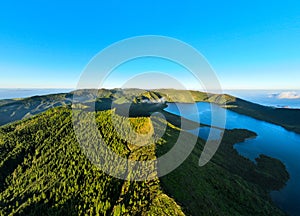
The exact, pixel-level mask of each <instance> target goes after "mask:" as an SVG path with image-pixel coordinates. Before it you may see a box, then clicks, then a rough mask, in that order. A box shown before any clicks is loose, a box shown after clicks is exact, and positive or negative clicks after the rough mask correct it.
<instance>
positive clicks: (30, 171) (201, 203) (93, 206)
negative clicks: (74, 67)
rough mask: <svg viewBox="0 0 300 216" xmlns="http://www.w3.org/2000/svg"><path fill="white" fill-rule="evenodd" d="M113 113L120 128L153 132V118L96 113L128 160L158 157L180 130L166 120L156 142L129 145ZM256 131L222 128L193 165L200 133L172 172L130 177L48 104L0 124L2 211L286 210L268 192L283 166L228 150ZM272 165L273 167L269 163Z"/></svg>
mask: <svg viewBox="0 0 300 216" xmlns="http://www.w3.org/2000/svg"><path fill="white" fill-rule="evenodd" d="M111 115H113V116H114V119H116V121H117V122H118V124H119V125H124V127H125V128H124V130H127V129H126V127H129V125H131V126H133V129H134V130H135V131H136V132H138V133H146V132H147V131H149V130H151V128H152V127H153V124H154V122H153V121H151V119H150V118H149V117H137V118H130V119H128V118H125V117H121V116H119V115H117V114H115V113H114V110H107V111H101V112H97V114H96V120H97V125H98V129H99V131H100V132H101V133H102V134H103V137H104V139H105V140H106V141H107V143H108V145H109V147H110V148H111V149H112V150H113V151H115V152H116V153H117V154H119V155H121V156H123V157H125V158H126V157H127V158H131V159H132V160H149V159H155V157H157V156H160V155H162V154H164V153H165V152H167V151H168V150H169V149H170V148H171V147H172V146H173V145H174V143H175V141H176V139H177V136H178V134H179V129H178V128H176V127H174V126H173V125H171V124H168V127H167V131H166V133H165V134H164V136H163V137H162V138H161V139H160V140H159V141H157V142H156V143H152V144H149V145H147V146H141V147H134V146H133V145H132V144H131V143H130V140H126V139H122V138H120V137H119V136H118V132H117V131H116V130H115V129H114V127H113V123H112V121H111ZM128 120H129V122H130V124H128ZM126 122H127V123H126ZM184 133H187V132H184ZM253 135H255V134H253V133H251V132H249V131H246V130H234V131H227V132H226V134H225V137H224V142H222V144H221V147H220V150H219V151H218V152H217V154H216V155H215V156H214V158H213V160H212V161H211V162H209V163H208V164H207V165H206V166H204V167H199V166H198V159H199V156H200V153H201V150H202V148H203V145H204V142H203V141H202V140H200V139H199V140H198V142H197V144H196V147H195V149H194V151H193V152H192V154H191V155H190V156H189V157H188V159H187V160H186V161H185V162H184V163H183V164H182V165H181V166H180V167H179V168H177V169H176V170H174V171H173V172H171V173H170V174H168V175H166V176H164V177H162V178H154V180H148V181H139V182H135V181H133V182H131V181H124V180H120V179H116V178H114V177H111V176H109V175H107V174H105V173H103V172H102V171H101V170H99V169H98V168H97V167H96V166H95V165H93V164H92V163H91V162H90V161H89V160H88V159H87V158H86V156H85V154H84V153H83V151H82V149H81V148H80V146H79V144H78V142H77V140H76V136H75V134H74V130H73V126H72V114H71V110H70V109H68V108H63V107H59V108H53V109H50V110H48V111H46V112H44V113H42V114H39V115H37V116H34V117H31V118H29V119H26V120H22V121H20V122H16V123H13V124H9V125H6V126H2V127H1V128H0V215H78V214H79V215H83V214H86V215H120V214H121V213H122V214H123V215H183V214H192V215H254V214H256V215H258V214H259V215H263V214H264V215H284V213H283V212H282V211H281V210H279V209H278V208H276V207H275V206H274V205H273V203H272V202H271V200H270V197H269V195H268V193H269V191H270V190H274V189H278V188H281V187H283V186H284V184H285V182H286V181H287V179H288V174H287V173H286V171H285V167H284V165H283V164H282V163H281V162H279V161H277V160H275V159H272V158H268V157H265V156H261V159H259V160H258V161H257V165H255V164H254V163H253V162H251V161H249V160H248V159H245V158H243V157H241V156H240V155H238V154H237V152H236V151H235V150H234V149H233V148H232V145H233V144H234V142H236V141H241V140H243V139H245V138H247V137H250V136H253ZM187 136H193V135H192V134H189V133H187ZM188 140H189V139H188V137H187V142H188ZM102 156H103V155H102ZM104 157H105V155H104ZM274 163H276V164H277V165H276V166H277V169H273V168H272V167H270V166H268V164H274ZM155 172H156V171H155V170H154V171H153V174H154V175H155Z"/></svg>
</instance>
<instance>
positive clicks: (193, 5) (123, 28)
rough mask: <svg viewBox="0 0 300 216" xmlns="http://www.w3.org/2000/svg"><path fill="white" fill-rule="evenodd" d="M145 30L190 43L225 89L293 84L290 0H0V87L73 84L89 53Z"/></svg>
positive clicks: (298, 66) (299, 18) (299, 25)
mask: <svg viewBox="0 0 300 216" xmlns="http://www.w3.org/2000/svg"><path fill="white" fill-rule="evenodd" d="M149 34H150V35H164V36H170V37H175V38H177V39H180V40H182V41H185V42H187V43H189V44H190V45H192V46H193V47H195V48H196V49H198V50H199V51H200V52H201V53H202V54H203V55H204V56H205V57H206V59H207V60H208V61H209V63H210V64H211V65H212V67H213V68H214V70H215V72H216V73H217V76H218V77H219V79H220V82H221V84H222V86H223V87H224V88H225V89H241V88H243V89H245V88H246V89H299V88H300V3H299V1H296V0H295V1H288V0H286V1H256V0H254V1H240V0H239V1H223V0H222V1H213V0H212V1H199V0H198V1H196V0H195V1H156V0H152V1H141V0H139V1H121V0H120V1H115V0H112V1H99V0H98V1H56V0H51V1H46V0H45V1H41V0H39V1H30V0H29V1H14V0H12V1H2V2H1V3H0V75H1V79H0V88H75V87H76V83H77V81H78V80H79V77H80V74H81V72H82V70H83V69H84V67H85V65H86V64H87V63H88V62H89V60H90V59H91V58H92V57H93V56H94V55H95V54H96V53H98V52H99V51H101V50H102V49H103V48H105V47H106V46H108V45H110V44H112V43H114V42H116V41H118V40H121V39H125V38H128V37H133V36H138V35H149ZM116 79H117V78H116ZM112 83H113V82H112Z"/></svg>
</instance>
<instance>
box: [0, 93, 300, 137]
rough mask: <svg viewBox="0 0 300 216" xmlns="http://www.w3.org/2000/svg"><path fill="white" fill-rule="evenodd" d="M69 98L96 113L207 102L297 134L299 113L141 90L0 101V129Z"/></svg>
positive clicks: (213, 97) (200, 95) (210, 97)
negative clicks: (135, 106)
mask: <svg viewBox="0 0 300 216" xmlns="http://www.w3.org/2000/svg"><path fill="white" fill-rule="evenodd" d="M73 95H75V96H76V99H77V100H79V101H78V102H77V104H81V105H82V106H84V107H86V108H89V107H93V104H95V102H96V105H94V106H95V107H94V108H96V109H98V110H106V109H110V108H111V105H112V103H114V104H115V105H118V104H127V105H131V104H132V103H134V104H137V103H141V102H143V100H148V101H150V102H151V101H152V102H156V101H157V100H161V99H163V101H164V102H182V103H193V102H195V101H196V102H210V103H215V104H218V105H220V106H222V107H224V108H227V109H230V110H232V111H235V112H238V113H240V114H244V115H248V116H251V117H253V118H257V119H259V120H263V121H267V122H270V123H273V124H277V125H280V126H282V127H284V128H286V129H287V130H291V131H294V132H297V133H300V109H287V108H273V107H266V106H262V105H259V104H255V103H251V102H248V101H245V100H242V99H239V98H236V97H233V96H231V95H226V94H224V95H218V94H209V93H204V92H199V91H187V90H175V89H158V90H149V91H147V90H142V89H111V90H108V89H100V90H76V91H74V92H70V93H64V94H53V95H45V96H35V97H30V98H25V99H18V100H13V99H11V100H0V116H1V118H0V125H4V124H7V123H10V122H13V121H16V120H21V119H23V118H26V117H30V116H33V115H35V114H38V113H41V112H44V111H45V110H47V109H49V108H53V107H57V106H70V105H71V103H72V98H73ZM120 108H121V107H120Z"/></svg>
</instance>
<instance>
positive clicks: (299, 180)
mask: <svg viewBox="0 0 300 216" xmlns="http://www.w3.org/2000/svg"><path fill="white" fill-rule="evenodd" d="M168 105H169V106H168V107H167V108H166V109H165V110H166V111H168V112H170V113H174V114H177V115H180V113H179V111H178V108H177V106H176V104H173V103H170V104H168ZM189 106H193V105H191V104H180V107H181V108H180V109H189ZM211 106H214V109H216V110H218V109H219V110H220V109H223V108H220V107H218V106H216V105H213V104H209V103H197V108H198V113H188V114H184V115H183V117H185V118H187V119H190V120H196V119H198V117H197V116H198V115H200V119H201V123H205V124H210V122H211ZM215 126H218V125H215ZM226 128H227V129H233V128H244V129H248V130H251V131H254V132H256V133H257V134H258V136H257V137H256V138H254V139H248V140H246V141H245V142H243V143H237V144H236V145H235V146H234V148H235V149H237V151H238V152H239V153H240V154H241V155H243V156H245V157H248V158H249V159H251V160H254V159H255V158H256V157H258V155H259V154H265V155H268V156H271V157H274V158H277V159H279V160H281V161H282V162H283V163H284V164H285V165H286V167H287V170H288V172H289V174H290V180H289V181H288V182H287V185H286V186H285V187H284V188H283V189H282V190H280V191H273V192H271V196H272V199H273V201H274V202H275V203H276V204H277V206H279V207H280V208H282V209H283V210H285V211H286V212H288V213H289V214H290V215H300V135H299V134H296V133H294V132H290V131H287V130H285V129H284V128H282V127H280V126H277V125H274V124H271V123H267V122H264V121H260V120H256V119H254V118H251V117H248V116H245V115H241V114H238V113H235V112H233V111H230V110H226ZM208 133H209V128H202V129H201V130H200V133H199V136H200V137H202V138H207V134H208Z"/></svg>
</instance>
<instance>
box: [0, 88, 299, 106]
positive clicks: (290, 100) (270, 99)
mask: <svg viewBox="0 0 300 216" xmlns="http://www.w3.org/2000/svg"><path fill="white" fill-rule="evenodd" d="M72 90H73V89H21V88H16V89H0V100H1V99H12V98H26V97H32V96H36V95H47V94H57V93H67V92H70V91H72ZM224 93H227V94H230V95H233V96H236V97H239V98H241V99H244V100H247V101H251V102H253V103H258V104H261V105H265V106H273V107H282V108H299V109H300V90H224Z"/></svg>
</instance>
